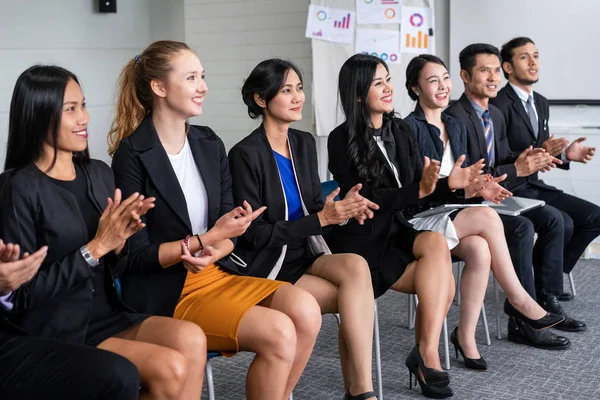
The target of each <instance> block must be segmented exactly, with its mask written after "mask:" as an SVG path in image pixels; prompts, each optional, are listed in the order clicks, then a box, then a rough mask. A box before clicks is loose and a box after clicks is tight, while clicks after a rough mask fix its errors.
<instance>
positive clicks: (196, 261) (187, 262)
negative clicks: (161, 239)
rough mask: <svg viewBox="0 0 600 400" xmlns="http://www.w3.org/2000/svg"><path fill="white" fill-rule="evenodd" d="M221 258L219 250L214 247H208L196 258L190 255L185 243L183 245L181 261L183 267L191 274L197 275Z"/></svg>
mask: <svg viewBox="0 0 600 400" xmlns="http://www.w3.org/2000/svg"><path fill="white" fill-rule="evenodd" d="M219 258H220V257H219V256H218V252H217V250H216V249H215V248H214V247H212V246H206V247H205V248H203V249H202V251H201V252H200V254H199V255H197V256H195V255H193V254H191V253H190V249H188V247H187V246H186V245H185V243H183V242H182V243H181V260H182V261H183V266H184V267H185V268H186V269H187V270H188V271H190V272H191V273H194V274H197V273H198V272H200V271H202V270H203V269H204V268H206V267H208V266H209V265H211V264H213V263H214V262H215V261H217V260H218V259H219Z"/></svg>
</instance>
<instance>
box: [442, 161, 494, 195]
mask: <svg viewBox="0 0 600 400" xmlns="http://www.w3.org/2000/svg"><path fill="white" fill-rule="evenodd" d="M465 158H466V157H465V155H464V154H463V155H462V156H460V157H458V160H456V162H455V163H454V166H453V167H452V170H451V171H450V175H449V176H448V187H449V188H450V189H452V190H456V189H465V188H467V187H469V186H470V185H472V184H474V183H475V182H476V178H477V177H478V176H480V175H481V173H482V172H483V167H484V166H485V164H484V163H483V161H484V160H483V158H482V159H481V160H479V161H477V162H476V163H475V164H473V165H471V166H469V167H466V168H462V164H463V163H464V162H465Z"/></svg>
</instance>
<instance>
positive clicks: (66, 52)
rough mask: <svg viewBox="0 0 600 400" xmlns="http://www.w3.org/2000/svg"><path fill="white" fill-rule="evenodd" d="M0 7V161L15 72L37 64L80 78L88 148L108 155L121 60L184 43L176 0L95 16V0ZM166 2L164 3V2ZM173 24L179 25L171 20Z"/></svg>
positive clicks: (129, 4)
mask: <svg viewBox="0 0 600 400" xmlns="http://www.w3.org/2000/svg"><path fill="white" fill-rule="evenodd" d="M1 3H2V4H1V7H2V8H1V12H0V60H2V64H1V67H0V68H1V71H2V73H1V74H0V152H1V155H0V160H1V162H2V164H4V157H5V154H6V140H7V130H8V111H9V107H10V99H11V95H12V91H13V87H14V84H15V82H16V80H17V77H18V76H19V75H20V74H21V72H23V71H24V70H25V69H26V68H28V67H29V66H31V65H33V64H36V63H43V64H57V65H60V66H62V67H65V68H67V69H69V70H71V71H72V72H74V73H75V74H76V75H77V76H78V77H79V78H80V80H81V83H82V86H83V90H84V94H85V96H86V99H87V103H88V108H89V112H90V125H89V133H90V137H89V147H90V151H91V154H92V157H94V158H100V159H103V160H105V161H108V160H109V157H108V154H107V146H106V134H107V133H108V128H109V125H110V122H111V120H112V116H113V104H114V93H115V83H116V80H117V77H118V74H119V72H120V70H121V68H122V67H123V66H124V65H125V63H126V62H127V61H128V60H129V59H131V58H132V57H134V56H135V55H136V54H138V53H139V52H140V51H141V50H143V49H144V48H145V47H146V46H147V45H148V44H150V43H151V42H152V41H153V40H156V39H159V38H173V39H180V40H183V0H175V1H172V0H170V1H168V2H167V1H162V0H121V1H119V2H118V3H117V11H118V12H117V13H116V14H100V13H98V12H97V11H96V5H95V4H96V1H95V0H53V1H44V0H19V1H2V2H1ZM166 4H171V6H170V7H165V5H166ZM177 21H178V23H176V22H177Z"/></svg>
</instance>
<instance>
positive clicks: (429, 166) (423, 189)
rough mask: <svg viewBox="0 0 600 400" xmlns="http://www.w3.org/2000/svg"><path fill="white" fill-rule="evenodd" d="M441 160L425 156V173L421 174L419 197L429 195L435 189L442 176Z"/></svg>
mask: <svg viewBox="0 0 600 400" xmlns="http://www.w3.org/2000/svg"><path fill="white" fill-rule="evenodd" d="M439 173H440V162H439V161H437V160H430V159H429V157H427V156H425V158H424V160H423V173H422V174H421V181H420V182H419V198H420V199H422V198H423V197H427V196H429V195H430V194H431V193H433V192H434V191H435V186H436V185H437V181H438V179H439V177H440V175H439Z"/></svg>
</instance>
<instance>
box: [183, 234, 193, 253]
mask: <svg viewBox="0 0 600 400" xmlns="http://www.w3.org/2000/svg"><path fill="white" fill-rule="evenodd" d="M191 237H192V235H187V236H186V237H185V239H183V244H185V247H187V249H188V251H189V250H190V238H191Z"/></svg>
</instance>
